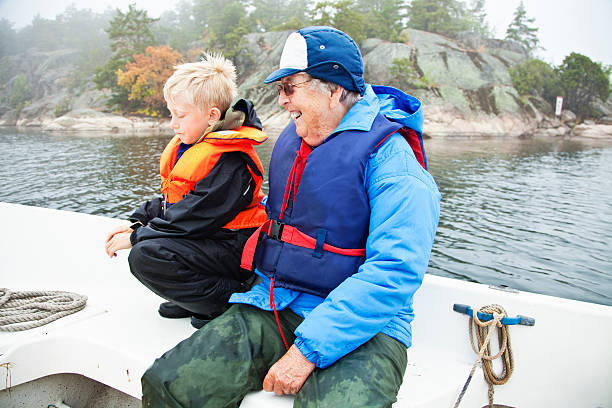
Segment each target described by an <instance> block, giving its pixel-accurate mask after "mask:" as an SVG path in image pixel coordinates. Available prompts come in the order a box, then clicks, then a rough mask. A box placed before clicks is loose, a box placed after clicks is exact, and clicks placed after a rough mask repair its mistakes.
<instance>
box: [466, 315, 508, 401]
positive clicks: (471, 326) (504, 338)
mask: <svg viewBox="0 0 612 408" xmlns="http://www.w3.org/2000/svg"><path fill="white" fill-rule="evenodd" d="M480 312H481V313H488V314H492V315H493V319H491V320H489V321H487V322H483V321H481V320H480V319H478V315H477V311H476V310H474V311H473V313H472V317H470V321H469V323H468V330H469V333H470V342H471V343H472V349H473V350H474V352H475V353H476V354H478V358H477V359H476V361H475V362H474V365H473V366H472V370H471V371H470V374H469V376H468V378H467V380H466V382H465V384H464V385H463V389H462V390H461V393H460V394H459V397H458V398H457V401H456V402H455V405H454V408H457V407H458V406H459V404H460V403H461V399H462V398H463V395H464V394H465V392H466V390H467V387H468V385H469V384H470V381H472V376H473V375H474V371H475V370H476V367H477V366H478V363H479V362H480V361H482V366H483V374H484V378H485V381H486V382H487V384H488V385H489V393H488V396H489V407H492V406H493V396H494V393H495V391H494V389H493V386H495V385H502V384H505V383H507V382H508V380H509V379H510V376H511V375H512V370H513V365H514V358H513V356H512V348H511V347H510V334H509V332H508V328H507V327H506V326H505V325H504V324H502V323H501V319H503V318H504V317H505V316H507V313H506V311H505V310H504V308H503V307H501V306H500V305H496V304H493V305H488V306H483V307H481V308H480ZM495 329H497V336H498V340H499V345H500V346H499V352H498V353H497V354H495V355H494V356H492V355H491V346H490V344H489V343H490V341H491V336H492V335H493V332H494V331H495ZM474 332H475V333H476V340H477V342H478V346H476V344H475V343H474V334H473V333H474ZM500 357H501V358H502V372H501V374H499V375H497V374H495V373H494V372H493V369H492V368H491V362H492V361H493V360H495V359H498V358H500Z"/></svg>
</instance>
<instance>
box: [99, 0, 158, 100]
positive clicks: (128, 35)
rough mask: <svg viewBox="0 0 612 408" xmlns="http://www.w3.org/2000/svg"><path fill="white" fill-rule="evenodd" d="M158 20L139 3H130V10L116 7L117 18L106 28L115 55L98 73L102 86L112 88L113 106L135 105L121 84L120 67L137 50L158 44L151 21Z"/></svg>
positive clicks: (101, 87)
mask: <svg viewBox="0 0 612 408" xmlns="http://www.w3.org/2000/svg"><path fill="white" fill-rule="evenodd" d="M157 20H158V19H155V18H149V17H148V16H147V11H146V10H138V9H136V5H135V4H130V5H129V9H128V12H127V13H123V12H121V10H119V9H117V10H116V16H115V18H113V19H112V20H111V22H110V26H109V27H108V28H107V29H106V30H105V31H106V32H107V33H108V36H109V38H110V40H111V50H112V52H113V55H112V56H111V58H110V60H108V62H107V63H106V64H105V65H104V66H103V67H101V68H99V69H97V70H96V74H95V76H94V82H95V83H96V85H97V87H98V89H104V88H109V89H110V90H111V93H112V95H111V97H110V100H109V101H108V105H109V106H112V107H118V108H120V109H121V110H123V111H130V110H133V109H134V105H133V103H132V102H131V101H129V98H128V94H127V92H126V89H125V88H123V87H121V86H119V85H118V84H117V70H119V69H122V68H124V67H125V64H126V63H128V62H132V61H133V60H134V59H133V55H134V54H140V53H143V52H144V51H145V49H146V48H147V47H148V46H150V45H154V42H155V39H154V37H153V33H152V31H151V24H152V23H153V22H155V21H157Z"/></svg>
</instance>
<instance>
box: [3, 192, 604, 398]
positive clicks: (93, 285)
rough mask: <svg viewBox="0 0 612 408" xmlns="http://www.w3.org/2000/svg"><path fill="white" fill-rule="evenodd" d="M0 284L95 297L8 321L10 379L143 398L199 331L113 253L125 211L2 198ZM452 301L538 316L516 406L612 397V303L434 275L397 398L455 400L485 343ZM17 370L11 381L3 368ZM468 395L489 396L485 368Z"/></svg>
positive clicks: (520, 354)
mask: <svg viewBox="0 0 612 408" xmlns="http://www.w3.org/2000/svg"><path fill="white" fill-rule="evenodd" d="M0 214H2V215H1V217H2V225H3V234H1V235H0V256H1V259H2V263H1V264H0V287H6V288H8V289H10V290H11V291H30V290H62V291H70V292H75V293H79V294H83V295H86V296H88V303H87V306H86V307H85V309H83V310H82V311H80V312H78V313H75V314H73V315H70V316H67V317H64V318H61V319H59V320H57V321H55V322H52V323H50V324H48V325H45V326H42V327H39V328H36V329H32V330H27V331H23V332H16V333H5V332H0V364H4V363H11V368H10V369H8V370H10V384H9V383H8V380H9V377H8V374H9V372H6V373H5V372H4V371H7V369H6V368H4V367H0V379H2V381H0V389H3V388H5V387H6V386H9V385H12V386H16V385H19V384H22V383H25V382H28V381H32V380H35V379H37V378H41V377H45V376H48V375H52V374H58V373H75V374H81V375H83V376H86V377H89V378H91V379H94V380H96V381H98V382H101V383H103V384H106V385H108V386H110V387H112V388H115V389H117V390H120V391H122V392H124V393H126V394H129V395H131V396H133V397H135V398H140V397H141V389H140V377H141V376H142V374H143V373H144V371H145V370H146V369H147V368H148V367H149V366H150V365H151V363H152V362H153V361H154V359H155V358H157V357H158V356H160V355H161V354H163V353H164V352H165V351H166V350H168V349H170V348H172V347H173V346H174V345H175V344H177V343H178V342H180V341H181V340H183V339H184V338H186V337H188V336H189V335H190V334H191V333H193V332H194V330H195V329H193V328H192V327H191V325H190V322H189V319H176V320H172V319H164V318H161V317H160V316H159V315H158V314H157V307H158V305H159V303H160V302H162V301H163V299H161V298H159V297H158V296H156V295H154V294H153V293H151V292H150V291H149V290H148V289H146V288H145V287H144V286H142V285H141V284H140V283H139V282H138V281H137V280H136V279H135V278H134V277H133V276H132V275H131V273H130V271H129V267H128V264H127V253H128V252H127V251H121V252H120V253H119V255H118V257H117V258H114V259H109V258H108V257H107V256H106V254H105V252H104V238H105V236H106V234H107V233H108V231H109V230H110V229H111V228H113V227H114V226H115V225H118V224H121V223H122V222H124V221H121V220H116V219H110V218H105V217H98V216H91V215H85V214H79V213H73V212H66V211H58V210H50V209H42V208H36V207H27V206H21V205H15V204H6V203H0ZM453 303H464V304H470V305H472V306H473V307H480V306H482V305H486V304H491V303H499V304H502V305H504V307H505V308H506V310H508V312H509V313H510V314H512V315H515V314H522V315H527V316H531V317H534V318H535V319H536V325H535V326H534V327H525V326H513V327H512V328H511V330H510V332H511V340H512V346H513V350H514V353H515V372H514V374H513V376H512V378H511V379H510V382H509V383H508V384H506V385H503V386H500V387H496V392H495V395H496V399H495V401H496V402H497V403H500V404H506V405H510V406H520V407H522V408H525V407H530V406H532V407H540V406H555V407H576V406H581V407H593V408H594V407H612V347H611V346H610V344H611V343H612V342H611V340H612V308H611V307H607V306H600V305H594V304H589V303H584V302H576V301H571V300H565V299H559V298H553V297H548V296H542V295H535V294H530V293H525V292H521V293H510V292H506V291H500V290H494V289H490V288H488V287H487V286H484V285H478V284H472V283H467V282H461V281H456V280H453V279H448V278H442V277H437V276H426V279H425V282H424V285H423V288H422V289H421V290H420V291H419V293H418V294H417V297H416V298H415V310H416V315H417V318H416V320H415V322H414V346H413V347H412V348H411V349H409V352H408V360H409V366H408V369H407V372H406V374H405V377H404V385H403V386H402V389H401V391H400V394H399V395H398V401H397V403H396V404H395V405H394V407H411V408H417V407H419V408H421V407H422V408H425V407H442V406H452V404H453V402H454V400H455V398H456V397H457V395H458V393H459V391H460V390H461V387H462V386H463V383H464V382H465V380H466V378H467V375H468V373H469V370H470V368H471V366H472V363H473V362H474V360H475V357H476V356H475V354H474V352H473V351H472V350H471V346H470V345H469V338H468V334H467V320H468V319H467V317H466V316H465V315H460V314H457V313H455V312H453V311H452V305H453ZM5 375H7V383H6V384H5V381H4V376H5ZM292 401H293V400H292V398H291V397H276V396H274V395H273V394H271V393H266V392H263V391H261V392H257V393H252V394H249V395H248V396H247V398H245V400H244V402H243V404H242V406H243V407H247V408H249V407H272V408H275V407H279V408H280V407H291V406H292ZM463 401H464V402H463V403H462V406H465V407H476V406H483V405H485V404H486V402H487V399H486V384H485V382H484V380H483V378H482V374H481V371H480V368H479V369H478V372H477V373H476V374H475V376H474V379H473V380H472V384H471V385H470V387H469V389H468V391H467V393H466V395H465V397H464V400H463Z"/></svg>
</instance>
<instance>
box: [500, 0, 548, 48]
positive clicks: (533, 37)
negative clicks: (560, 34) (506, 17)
mask: <svg viewBox="0 0 612 408" xmlns="http://www.w3.org/2000/svg"><path fill="white" fill-rule="evenodd" d="M534 22H535V19H534V18H528V17H527V11H525V5H524V4H523V2H522V1H521V3H520V4H519V6H518V7H517V9H516V11H515V12H514V18H513V20H512V22H510V25H509V26H508V28H507V29H506V39H507V40H514V41H516V42H518V43H520V44H523V45H524V46H525V48H526V49H527V53H528V54H529V55H532V54H533V52H534V51H535V50H537V49H538V48H539V47H540V40H539V39H538V35H537V34H538V28H537V27H532V26H531V24H533V23H534Z"/></svg>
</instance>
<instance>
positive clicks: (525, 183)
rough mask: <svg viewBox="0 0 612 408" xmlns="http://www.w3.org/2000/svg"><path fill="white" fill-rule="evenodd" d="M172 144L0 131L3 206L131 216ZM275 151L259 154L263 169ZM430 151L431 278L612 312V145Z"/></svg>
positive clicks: (499, 144) (460, 142) (552, 142)
mask: <svg viewBox="0 0 612 408" xmlns="http://www.w3.org/2000/svg"><path fill="white" fill-rule="evenodd" d="M168 140H169V137H168V136H147V137H143V136H136V135H133V136H125V135H123V136H121V135H95V136H91V135H87V136H83V135H80V136H79V135H70V134H64V135H58V134H47V133H41V132H36V131H30V132H17V131H15V130H14V129H10V128H5V129H1V128H0V149H1V151H2V152H3V154H2V155H0V165H1V166H2V167H3V168H4V169H5V172H6V173H8V174H7V177H5V182H3V188H2V189H0V201H6V202H13V203H21V204H28V205H35V206H42V207H49V208H57V209H65V210H71V211H79V212H85V213H89V214H98V215H105V216H110V217H120V218H125V217H127V216H128V215H129V214H130V213H131V212H132V210H133V209H134V208H135V207H136V206H138V205H139V204H140V203H141V202H142V201H143V200H145V199H148V198H150V197H153V196H155V195H156V194H157V191H158V188H159V174H158V171H159V170H158V166H159V157H160V154H161V151H162V150H163V148H164V146H165V144H166V143H167V142H168ZM272 147H273V144H272V143H265V144H264V145H262V146H260V147H258V152H259V154H260V156H261V158H262V161H263V162H264V163H265V164H267V163H268V162H269V157H270V153H271V149H272ZM425 148H426V151H427V155H428V161H429V168H430V171H431V172H432V174H433V175H434V177H435V178H436V181H437V182H438V185H439V186H440V190H441V192H442V195H443V201H442V215H441V220H440V226H439V229H438V234H437V237H436V242H435V246H434V250H433V253H432V257H431V261H430V267H429V273H433V274H437V275H442V276H449V277H453V278H458V279H464V280H469V281H473V282H481V283H487V284H496V285H507V286H510V287H513V288H516V289H519V290H526V291H532V292H538V293H544V294H549V295H555V296H562V297H567V298H572V299H579V300H586V301H592V302H597V303H603V304H608V305H612V256H611V255H612V251H611V244H612V222H611V221H612V178H611V177H610V174H611V173H612V141H608V142H593V141H590V142H589V141H577V140H560V139H550V138H547V139H530V138H527V139H518V138H477V139H468V138H461V139H432V140H427V141H426V142H425ZM264 189H265V190H266V191H267V181H266V183H265V184H264ZM459 300H460V299H457V301H459Z"/></svg>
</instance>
